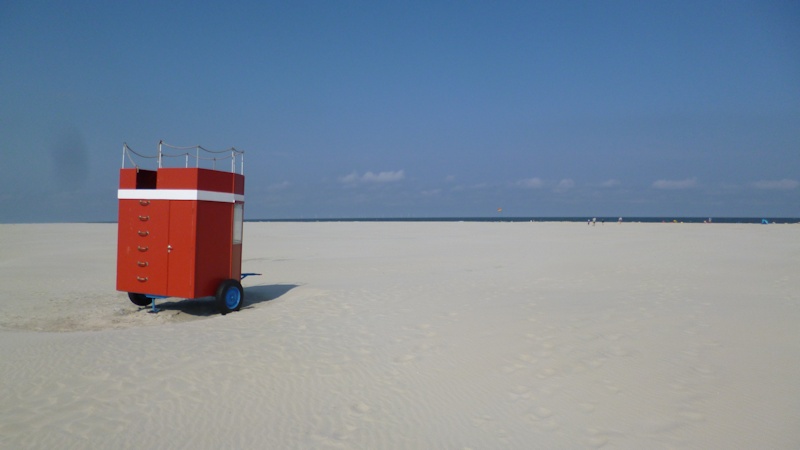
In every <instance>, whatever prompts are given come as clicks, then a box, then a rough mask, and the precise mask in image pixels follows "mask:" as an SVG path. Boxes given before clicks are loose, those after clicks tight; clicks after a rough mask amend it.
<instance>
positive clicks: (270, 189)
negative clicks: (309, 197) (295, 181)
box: [267, 181, 291, 192]
mask: <svg viewBox="0 0 800 450" xmlns="http://www.w3.org/2000/svg"><path fill="white" fill-rule="evenodd" d="M290 185H291V183H289V182H288V181H283V182H281V183H275V184H271V185H269V186H267V192H277V191H282V190H284V189H286V188H288V187H289V186H290Z"/></svg>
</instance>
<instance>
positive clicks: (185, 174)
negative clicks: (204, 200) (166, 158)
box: [158, 168, 244, 193]
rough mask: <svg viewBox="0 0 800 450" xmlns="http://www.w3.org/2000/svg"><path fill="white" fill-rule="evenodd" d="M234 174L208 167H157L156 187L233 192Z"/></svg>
mask: <svg viewBox="0 0 800 450" xmlns="http://www.w3.org/2000/svg"><path fill="white" fill-rule="evenodd" d="M236 176H237V175H236V174H234V173H230V172H220V171H218V170H209V169H176V168H167V169H159V170H158V189H197V190H201V191H214V192H234V178H235V177H236ZM238 176H241V175H238ZM242 188H244V183H242ZM242 193H244V191H242Z"/></svg>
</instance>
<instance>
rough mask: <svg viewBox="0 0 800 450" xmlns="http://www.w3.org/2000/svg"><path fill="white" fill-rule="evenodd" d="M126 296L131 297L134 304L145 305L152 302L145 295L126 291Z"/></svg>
mask: <svg viewBox="0 0 800 450" xmlns="http://www.w3.org/2000/svg"><path fill="white" fill-rule="evenodd" d="M128 298H129V299H131V302H133V304H134V305H136V306H147V305H149V304H150V303H151V302H152V300H150V299H149V298H147V296H146V295H144V294H136V293H134V292H128Z"/></svg>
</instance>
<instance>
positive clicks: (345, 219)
mask: <svg viewBox="0 0 800 450" xmlns="http://www.w3.org/2000/svg"><path fill="white" fill-rule="evenodd" d="M593 219H597V223H600V224H602V223H605V222H608V223H617V222H618V221H619V219H620V218H619V217H596V218H595V217H503V216H495V217H341V218H314V219H309V218H302V219H297V218H295V219H246V220H245V222H587V221H591V220H593ZM710 219H711V221H710V223H711V224H714V223H751V224H762V220H764V219H766V220H767V221H768V222H769V223H770V224H773V223H775V224H787V223H789V224H793V223H800V218H798V217H774V218H772V217H764V218H761V217H711V218H710ZM708 221H709V217H622V223H674V222H678V223H706V222H708Z"/></svg>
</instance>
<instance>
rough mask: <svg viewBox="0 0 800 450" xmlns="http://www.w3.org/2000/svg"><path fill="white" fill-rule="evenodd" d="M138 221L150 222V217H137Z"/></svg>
mask: <svg viewBox="0 0 800 450" xmlns="http://www.w3.org/2000/svg"><path fill="white" fill-rule="evenodd" d="M139 220H141V221H142V222H147V221H148V220H150V216H139Z"/></svg>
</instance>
